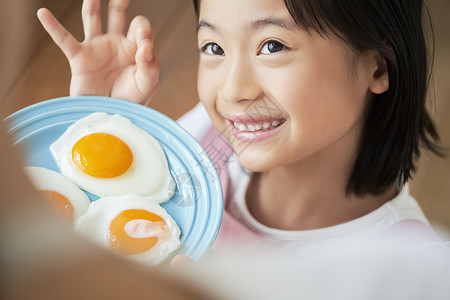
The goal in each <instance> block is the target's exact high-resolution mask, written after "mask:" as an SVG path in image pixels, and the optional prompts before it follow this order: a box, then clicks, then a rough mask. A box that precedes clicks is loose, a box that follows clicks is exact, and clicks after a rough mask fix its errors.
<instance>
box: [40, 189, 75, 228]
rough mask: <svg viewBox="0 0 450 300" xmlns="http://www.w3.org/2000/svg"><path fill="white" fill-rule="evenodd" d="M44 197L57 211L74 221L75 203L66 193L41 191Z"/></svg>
mask: <svg viewBox="0 0 450 300" xmlns="http://www.w3.org/2000/svg"><path fill="white" fill-rule="evenodd" d="M40 193H41V195H42V197H43V198H44V199H45V200H46V201H47V203H48V204H49V205H50V206H52V207H53V208H54V209H55V210H56V212H57V213H58V214H60V215H62V216H63V217H64V218H66V219H68V220H70V221H73V205H72V203H70V201H69V199H67V198H66V197H65V196H64V195H62V194H60V193H58V192H55V191H50V190H42V191H40Z"/></svg>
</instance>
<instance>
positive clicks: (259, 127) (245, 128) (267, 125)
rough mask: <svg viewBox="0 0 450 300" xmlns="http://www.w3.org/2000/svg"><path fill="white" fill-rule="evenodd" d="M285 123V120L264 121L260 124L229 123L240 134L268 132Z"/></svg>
mask: <svg viewBox="0 0 450 300" xmlns="http://www.w3.org/2000/svg"><path fill="white" fill-rule="evenodd" d="M284 122H286V119H276V120H266V121H261V122H245V123H244V122H240V121H235V122H233V121H231V123H232V124H233V126H234V128H236V129H237V130H239V131H240V132H255V131H270V130H273V129H275V128H277V127H279V126H280V125H282V124H283V123H284Z"/></svg>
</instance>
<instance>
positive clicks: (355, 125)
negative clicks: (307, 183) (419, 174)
mask: <svg viewBox="0 0 450 300" xmlns="http://www.w3.org/2000/svg"><path fill="white" fill-rule="evenodd" d="M198 45H199V48H200V50H201V54H200V65H199V75H198V92H199V97H200V100H201V102H202V103H203V105H204V106H205V108H206V110H207V111H208V113H209V115H210V117H211V119H212V121H213V123H214V125H215V126H216V127H217V128H218V129H219V130H220V131H221V132H222V134H223V135H224V136H225V137H226V138H227V139H228V140H229V141H230V142H231V144H232V145H233V148H234V150H235V152H236V153H237V154H238V156H239V160H240V162H241V163H242V164H243V166H244V167H246V168H248V169H250V170H253V171H265V170H268V169H271V168H276V167H280V166H286V165H291V164H294V163H297V162H301V161H303V162H306V161H308V160H309V161H311V160H312V161H314V159H323V158H325V157H335V158H336V159H339V157H340V156H341V155H348V154H349V153H350V155H354V154H355V151H356V148H357V143H358V140H359V135H360V130H361V127H362V124H363V120H364V109H365V107H366V104H367V103H368V101H369V99H370V97H371V89H372V91H375V92H377V88H378V90H379V89H380V85H379V84H380V83H378V85H377V83H376V79H377V78H374V73H376V70H377V68H378V65H377V59H376V58H375V56H374V55H364V56H363V55H357V54H355V53H353V52H352V51H351V50H350V49H349V48H348V47H347V46H346V45H345V44H344V43H343V42H342V41H340V40H338V39H337V38H326V37H323V38H322V37H320V36H319V35H317V34H316V33H313V32H311V33H310V34H308V33H307V32H306V31H303V30H301V29H299V28H298V27H297V26H296V25H295V22H294V20H293V18H292V17H291V15H290V14H289V12H288V10H287V8H286V6H285V5H284V2H283V0H245V1H242V0H202V2H201V9H200V16H199V29H198ZM375 77H376V76H375Z"/></svg>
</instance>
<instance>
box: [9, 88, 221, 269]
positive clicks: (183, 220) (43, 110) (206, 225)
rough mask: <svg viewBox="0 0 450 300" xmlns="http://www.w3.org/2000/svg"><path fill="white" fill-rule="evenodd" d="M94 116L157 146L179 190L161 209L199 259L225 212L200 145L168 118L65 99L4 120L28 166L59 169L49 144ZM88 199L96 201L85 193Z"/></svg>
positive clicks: (106, 102)
mask: <svg viewBox="0 0 450 300" xmlns="http://www.w3.org/2000/svg"><path fill="white" fill-rule="evenodd" d="M94 112H106V113H108V114H120V115H122V116H124V117H126V118H128V119H130V120H131V122H133V123H134V124H135V125H136V126H138V127H140V128H141V129H143V130H145V131H147V132H148V133H150V134H151V135H152V136H153V137H154V138H156V139H157V140H158V141H159V143H160V144H161V146H162V148H163V150H164V152H165V154H166V157H167V160H168V163H169V168H170V172H171V174H172V177H173V178H174V180H175V182H176V184H177V188H176V191H175V195H174V196H173V197H172V198H171V199H170V200H169V201H167V202H165V203H163V204H162V206H163V207H164V208H165V209H166V210H167V212H168V213H169V214H170V215H171V216H172V217H173V218H174V220H175V221H176V222H177V224H178V226H179V227H180V229H181V243H182V248H181V249H180V250H179V253H183V254H185V255H187V256H189V257H190V258H192V259H194V260H197V259H199V258H200V257H201V256H202V255H203V254H205V253H206V252H207V251H208V250H209V249H210V248H211V246H212V244H213V243H214V240H215V238H216V236H217V233H218V231H219V227H220V224H221V221H222V214H223V196H222V189H221V185H220V180H219V177H218V175H217V172H216V170H215V169H214V165H213V163H212V162H211V160H210V158H209V157H208V155H207V154H206V153H205V151H204V150H203V148H202V147H201V146H200V145H199V144H198V142H197V141H196V140H195V139H194V138H193V137H192V136H191V135H190V134H189V133H188V132H187V131H186V130H184V129H183V128H182V127H180V126H179V125H178V124H177V123H176V122H174V121H173V120H172V119H170V118H168V117H167V116H165V115H163V114H161V113H159V112H157V111H155V110H153V109H151V108H148V107H146V106H143V105H140V104H136V103H132V102H129V101H124V100H119V99H113V98H107V97H97V96H81V97H65V98H57V99H52V100H47V101H43V102H40V103H37V104H34V105H31V106H29V107H26V108H24V109H22V110H20V111H18V112H16V113H14V114H12V115H10V116H9V117H8V118H6V121H7V122H8V123H9V126H10V133H11V134H12V135H13V138H14V139H15V144H14V147H19V148H20V149H21V150H22V151H23V154H24V160H25V163H26V165H28V166H38V167H45V168H48V169H51V170H54V171H58V172H59V169H58V166H57V165H56V162H55V161H54V160H53V157H52V155H51V153H50V150H49V147H50V145H51V144H52V143H53V142H54V141H56V140H57V139H58V138H59V137H60V136H61V135H62V134H63V133H64V132H65V131H66V129H67V128H68V127H69V126H70V125H72V124H73V123H75V122H76V121H77V120H79V119H81V118H83V117H85V116H87V115H89V114H91V113H94ZM86 194H87V195H88V196H89V198H90V199H91V201H95V200H97V199H98V198H97V197H96V196H94V195H92V194H89V193H86Z"/></svg>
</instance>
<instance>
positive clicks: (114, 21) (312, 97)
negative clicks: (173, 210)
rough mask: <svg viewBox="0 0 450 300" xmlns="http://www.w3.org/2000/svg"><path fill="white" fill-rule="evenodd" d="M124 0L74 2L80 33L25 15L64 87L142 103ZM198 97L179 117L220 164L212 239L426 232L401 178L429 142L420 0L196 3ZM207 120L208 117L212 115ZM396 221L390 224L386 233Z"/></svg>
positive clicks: (138, 60) (317, 239)
mask: <svg viewBox="0 0 450 300" xmlns="http://www.w3.org/2000/svg"><path fill="white" fill-rule="evenodd" d="M128 2H129V1H128V0H110V4H109V19H108V31H107V33H106V34H102V33H101V25H100V15H99V7H100V0H85V1H84V3H83V9H82V17H83V24H84V30H85V41H84V42H82V43H79V42H78V41H76V40H75V39H74V38H73V36H72V35H71V34H70V33H68V32H67V31H66V30H65V29H64V28H63V26H62V25H61V24H60V23H59V22H58V21H57V20H56V19H55V18H54V17H53V16H52V15H51V14H50V13H49V11H48V10H45V9H41V10H39V11H38V16H39V19H40V21H41V23H42V24H43V26H44V28H45V29H46V30H47V31H48V32H49V34H50V35H51V37H52V38H53V39H54V41H55V42H56V44H57V45H58V46H59V47H60V48H61V50H62V51H63V52H64V53H65V55H66V56H67V58H68V60H69V62H70V66H71V70H72V81H71V88H70V93H71V95H82V94H96V95H104V96H112V97H117V98H123V99H128V100H131V101H137V102H141V103H146V102H148V101H149V99H150V98H151V96H152V95H153V93H154V91H155V88H156V84H157V81H158V79H157V78H158V72H159V66H158V62H157V60H156V59H155V57H154V56H153V55H152V47H153V33H152V30H151V26H150V23H149V21H148V20H147V19H145V18H144V17H142V16H138V17H136V18H134V19H133V21H132V22H131V24H130V28H129V31H128V34H127V36H126V37H125V36H124V35H123V31H124V26H125V20H126V16H125V11H126V8H127V6H128ZM195 7H196V11H197V13H198V48H199V50H200V64H199V71H198V93H199V98H200V102H201V104H199V105H197V107H196V108H194V109H193V110H192V111H191V112H189V113H188V114H186V115H185V116H184V117H182V118H181V120H180V124H182V125H183V126H185V127H186V128H187V129H188V130H190V131H191V132H192V134H193V135H194V136H195V137H196V138H198V139H199V141H201V142H202V144H203V146H204V147H205V149H206V150H207V151H208V152H209V153H210V156H211V158H212V159H213V161H214V163H215V165H216V168H217V169H218V171H219V173H220V175H221V181H222V185H223V187H224V193H225V198H226V213H225V215H224V219H223V222H222V227H221V231H220V233H219V237H218V239H217V241H216V244H215V248H216V249H217V250H219V251H220V250H221V247H230V246H231V247H233V248H235V247H236V246H237V245H239V246H241V245H245V247H249V246H250V245H255V246H258V247H259V246H260V245H261V244H264V245H270V246H276V247H277V248H281V249H283V248H286V249H291V250H292V249H295V251H302V250H304V249H308V248H309V247H312V249H314V248H317V245H318V244H321V245H323V243H329V242H335V241H346V240H350V239H351V240H356V241H360V240H362V239H372V240H373V239H374V238H378V237H387V236H391V235H392V233H395V237H396V238H397V237H403V238H405V240H407V241H408V242H409V241H415V242H417V241H429V240H433V239H435V236H434V235H433V232H432V230H431V228H430V227H429V226H428V225H427V224H428V221H427V219H426V217H425V216H424V214H423V212H422V211H421V209H420V207H419V206H418V204H417V203H416V201H415V200H414V199H413V198H412V197H411V196H410V195H409V191H408V186H407V182H408V180H409V179H410V177H411V174H412V172H413V171H414V162H415V161H416V159H417V158H418V157H419V156H420V153H421V147H422V146H423V147H424V148H426V149H430V150H432V151H433V152H437V146H436V145H435V144H434V141H436V140H437V139H438V135H437V133H436V130H435V127H434V125H433V122H432V121H431V119H430V117H429V115H428V113H427V111H426V109H425V95H426V89H427V80H428V77H427V76H428V74H427V71H428V69H427V53H426V46H425V40H424V34H423V29H422V23H421V20H422V13H423V3H422V1H420V0H413V1H411V0H399V1H390V0H372V1H348V0H332V1H331V0H327V1H326V0H320V1H310V0H285V1H284V2H283V1H282V0H246V1H240V0H202V1H195ZM211 124H213V125H214V126H212V125H211ZM398 232H400V233H401V234H400V235H397V233H398Z"/></svg>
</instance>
